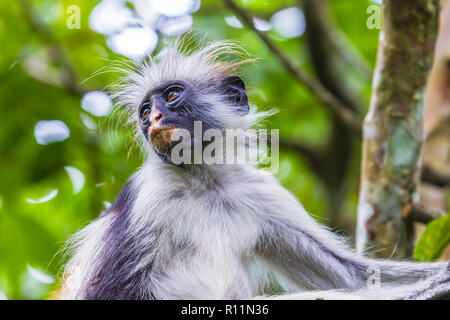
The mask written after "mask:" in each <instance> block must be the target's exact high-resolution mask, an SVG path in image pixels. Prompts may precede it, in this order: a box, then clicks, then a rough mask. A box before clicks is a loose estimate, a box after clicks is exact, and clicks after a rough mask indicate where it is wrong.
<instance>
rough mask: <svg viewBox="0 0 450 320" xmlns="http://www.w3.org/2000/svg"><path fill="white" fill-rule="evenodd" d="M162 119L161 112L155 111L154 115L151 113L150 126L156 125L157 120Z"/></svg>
mask: <svg viewBox="0 0 450 320" xmlns="http://www.w3.org/2000/svg"><path fill="white" fill-rule="evenodd" d="M162 117H163V114H162V112H161V111H156V112H155V113H153V114H152V115H151V116H150V122H151V123H152V124H156V123H158V121H159V120H161V119H162Z"/></svg>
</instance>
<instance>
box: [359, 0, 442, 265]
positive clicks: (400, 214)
mask: <svg viewBox="0 0 450 320" xmlns="http://www.w3.org/2000/svg"><path fill="white" fill-rule="evenodd" d="M383 6H384V8H383V14H384V31H381V32H380V44H379V49H378V57H377V66H376V70H375V74H374V78H373V85H372V86H373V92H372V99H371V103H370V109H369V112H368V114H367V116H366V118H365V120H364V129H363V139H364V141H363V155H362V168H361V189H360V197H359V205H358V226H357V235H356V246H357V250H358V251H359V252H362V251H363V250H364V249H365V248H366V247H367V246H369V247H370V248H371V249H374V250H375V251H376V254H377V255H378V256H380V257H390V256H396V257H403V258H407V257H410V256H411V254H412V252H413V235H414V232H413V231H414V230H413V225H412V222H410V221H408V219H406V218H407V217H408V214H409V212H410V210H411V207H412V204H413V203H415V202H416V201H418V184H419V175H420V153H421V148H422V142H423V133H422V118H423V109H424V93H425V85H426V80H427V76H428V72H429V70H430V68H431V65H432V60H433V52H434V44H435V40H436V35H437V29H438V17H439V0H410V1H398V0H385V1H383Z"/></svg>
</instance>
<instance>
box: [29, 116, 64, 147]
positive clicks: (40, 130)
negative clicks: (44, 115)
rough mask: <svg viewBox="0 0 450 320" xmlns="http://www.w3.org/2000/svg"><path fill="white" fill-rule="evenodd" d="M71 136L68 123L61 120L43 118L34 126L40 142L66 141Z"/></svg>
mask: <svg viewBox="0 0 450 320" xmlns="http://www.w3.org/2000/svg"><path fill="white" fill-rule="evenodd" d="M69 136H70V130H69V128H68V127H67V125H66V124H65V123H64V122H62V121H60V120H42V121H39V122H38V123H36V125H35V126H34V137H35V138H36V142H37V143H38V144H43V145H46V144H50V143H54V142H60V141H64V140H66V139H67V138H69Z"/></svg>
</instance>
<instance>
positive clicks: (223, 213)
mask: <svg viewBox="0 0 450 320" xmlns="http://www.w3.org/2000/svg"><path fill="white" fill-rule="evenodd" d="M165 170H167V168H155V167H144V168H142V169H141V171H140V172H139V173H138V175H137V176H136V183H137V184H140V185H138V186H137V189H138V190H139V194H138V197H137V199H136V203H135V206H134V207H133V210H132V221H133V225H134V226H133V227H132V228H131V230H133V232H139V233H141V232H145V229H147V230H149V229H157V230H161V233H160V237H159V239H158V246H159V247H160V250H158V252H151V248H148V250H149V255H150V257H149V258H148V259H145V260H144V263H145V261H152V264H153V268H154V269H155V270H156V271H157V272H158V273H159V274H160V275H161V276H160V279H159V281H158V283H157V285H156V288H157V291H158V296H160V297H162V298H182V297H183V298H186V297H190V298H194V299H197V298H204V299H208V298H209V299H214V298H218V299H219V298H225V297H228V298H242V297H247V296H248V297H249V296H250V295H251V291H252V290H253V289H252V288H251V284H250V283H249V280H248V279H249V278H250V277H249V275H248V268H245V263H246V261H247V258H248V257H249V256H253V255H254V248H255V245H256V241H257V237H258V234H259V231H260V230H259V226H258V221H257V215H258V213H257V212H258V208H255V207H250V206H249V205H248V204H249V202H251V200H250V199H245V198H243V197H242V192H243V191H244V189H245V190H246V191H247V192H248V190H252V186H250V185H246V183H245V180H242V183H241V184H236V183H234V184H231V183H229V182H228V179H227V175H226V174H225V175H224V174H223V172H222V177H223V179H222V180H220V181H209V182H208V181H207V182H205V181H199V180H198V179H197V178H195V177H192V176H189V175H182V174H181V175H180V172H177V171H175V172H170V173H169V174H168V172H165ZM229 174H230V175H234V174H238V173H237V172H236V173H234V172H230V173H229ZM162 177H164V179H168V177H170V179H171V181H162V180H160V179H162ZM228 178H229V181H230V182H231V181H234V182H235V181H236V179H235V178H234V177H232V176H229V177H228ZM242 178H245V177H242ZM253 180H254V179H253ZM138 238H142V237H138ZM143 245H144V246H145V240H144V242H143ZM141 267H145V266H144V265H141V266H139V268H141ZM183 288H186V290H183ZM193 288H194V289H193ZM237 290H238V291H239V292H236V291H237Z"/></svg>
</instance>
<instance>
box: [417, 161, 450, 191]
mask: <svg viewBox="0 0 450 320" xmlns="http://www.w3.org/2000/svg"><path fill="white" fill-rule="evenodd" d="M420 178H421V180H422V182H427V183H430V184H433V185H435V186H437V187H440V188H444V187H447V186H450V177H449V176H447V175H444V174H442V173H440V172H437V171H435V170H433V169H431V168H430V167H426V166H425V167H423V168H422V173H421V176H420Z"/></svg>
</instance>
